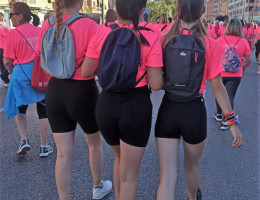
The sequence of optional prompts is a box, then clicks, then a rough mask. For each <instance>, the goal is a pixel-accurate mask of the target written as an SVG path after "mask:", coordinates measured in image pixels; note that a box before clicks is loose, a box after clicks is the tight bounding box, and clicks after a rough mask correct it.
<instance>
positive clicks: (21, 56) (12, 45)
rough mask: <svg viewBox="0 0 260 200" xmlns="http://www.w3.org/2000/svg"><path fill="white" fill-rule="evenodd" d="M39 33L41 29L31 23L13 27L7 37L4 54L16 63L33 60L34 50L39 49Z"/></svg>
mask: <svg viewBox="0 0 260 200" xmlns="http://www.w3.org/2000/svg"><path fill="white" fill-rule="evenodd" d="M39 33H40V29H39V28H37V27H35V26H33V25H32V24H29V23H26V24H22V25H20V26H18V27H16V29H11V30H10V31H9V32H8V34H7V37H6V46H5V51H4V56H5V57H9V58H11V59H13V60H14V62H13V64H14V65H15V64H19V63H28V62H31V61H33V60H34V58H35V53H34V51H36V50H37V45H38V37H39ZM21 34H22V35H21ZM24 38H25V39H26V41H25V39H24ZM27 42H28V43H29V44H30V45H29V44H28V43H27ZM32 48H33V49H32ZM17 59H18V60H17Z"/></svg>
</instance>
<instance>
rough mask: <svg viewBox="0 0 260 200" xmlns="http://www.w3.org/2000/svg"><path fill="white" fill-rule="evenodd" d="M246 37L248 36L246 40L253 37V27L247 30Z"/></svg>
mask: <svg viewBox="0 0 260 200" xmlns="http://www.w3.org/2000/svg"><path fill="white" fill-rule="evenodd" d="M247 32H248V34H247V36H248V39H251V38H252V37H253V35H254V27H253V26H250V27H249V28H248V29H247Z"/></svg>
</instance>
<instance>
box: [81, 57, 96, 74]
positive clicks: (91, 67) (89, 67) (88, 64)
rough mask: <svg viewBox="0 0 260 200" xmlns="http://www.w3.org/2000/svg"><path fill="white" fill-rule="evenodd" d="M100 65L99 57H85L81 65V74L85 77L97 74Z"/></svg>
mask: <svg viewBox="0 0 260 200" xmlns="http://www.w3.org/2000/svg"><path fill="white" fill-rule="evenodd" d="M97 66H98V59H96V58H89V57H85V59H84V61H83V64H82V66H81V75H82V76H83V77H84V78H88V77H91V76H93V75H95V73H96V70H97Z"/></svg>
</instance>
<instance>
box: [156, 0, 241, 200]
mask: <svg viewBox="0 0 260 200" xmlns="http://www.w3.org/2000/svg"><path fill="white" fill-rule="evenodd" d="M204 11H205V6H204V0H177V6H176V13H177V19H176V21H175V23H174V25H173V27H172V28H171V29H170V30H169V32H168V33H167V34H166V35H165V39H164V42H163V48H164V58H165V57H166V55H167V54H166V53H167V52H166V51H167V50H168V48H166V47H167V45H168V44H169V45H173V43H170V42H174V41H176V40H177V39H176V40H175V38H176V37H175V36H179V35H180V34H183V35H188V34H194V32H195V33H196V34H198V33H199V35H200V37H199V39H201V42H200V44H201V46H202V47H203V46H204V49H205V52H204V53H203V54H204V55H202V54H198V53H197V54H196V52H195V54H194V65H192V66H190V65H189V66H184V67H183V69H184V70H188V69H191V67H194V68H195V67H197V66H196V65H195V63H196V62H198V60H203V59H205V66H204V73H203V74H202V75H203V77H199V76H198V77H197V78H200V79H202V82H201V85H200V88H199V92H198V94H195V95H194V97H195V99H194V100H191V101H186V102H181V101H178V100H174V99H172V98H171V95H170V94H171V91H170V90H169V89H170V87H168V84H167V80H166V83H165V88H166V90H165V95H164V97H163V100H162V103H161V106H160V109H159V112H158V117H157V122H156V125H155V136H156V144H157V150H158V156H159V163H160V184H159V188H158V193H157V200H169V199H174V189H175V185H176V180H177V161H178V149H179V145H180V138H181V137H182V139H183V149H184V170H185V173H186V186H187V189H188V199H189V200H201V199H202V195H201V191H200V190H199V189H198V188H199V185H200V159H201V156H202V154H203V150H204V147H205V144H206V137H207V114H206V108H205V104H204V98H203V93H204V91H205V87H206V79H208V80H209V81H210V82H211V86H212V90H213V93H214V95H215V96H216V98H217V100H218V102H219V104H220V105H221V108H222V109H223V112H224V113H226V114H227V116H231V115H232V108H231V105H230V102H229V100H228V96H227V93H226V90H225V88H224V86H223V83H222V80H221V76H220V73H221V72H222V71H223V67H222V65H221V63H220V58H221V57H220V54H219V53H218V49H219V46H218V44H217V42H216V41H215V40H214V39H212V38H210V37H208V36H207V33H206V30H205V29H204V27H203V25H202V23H201V21H200V18H201V15H202V14H203V12H204ZM181 29H182V32H180V30H181ZM185 29H186V30H185ZM191 40H192V39H191ZM178 44H179V43H178ZM183 44H185V42H183ZM170 47H172V48H173V46H170ZM170 47H169V48H170ZM182 47H183V46H182ZM187 48H188V47H187ZM179 50H180V49H177V50H176V52H179ZM181 51H183V52H182V53H181V54H179V53H175V54H176V55H178V56H179V55H180V56H186V55H187V54H185V53H184V51H185V50H182V49H181ZM170 52H171V51H170ZM172 52H174V51H172ZM196 55H197V57H196ZM191 56H193V55H191ZM169 57H170V53H168V57H166V58H168V59H170V58H169ZM191 58H193V57H191ZM168 59H165V60H164V63H165V66H166V69H165V75H166V77H167V73H169V72H168V71H167V70H169V71H171V70H173V69H176V68H177V67H178V66H179V65H180V64H175V62H174V60H172V62H167V60H168ZM179 59H180V60H179V61H176V63H177V62H179V63H180V62H182V60H185V58H184V59H181V58H179ZM187 59H188V58H187ZM202 64H203V63H202ZM177 65H178V66H177ZM167 66H168V67H167ZM187 67H188V68H187ZM187 73H188V72H187ZM182 75H183V77H182V79H180V81H183V82H184V84H185V83H186V82H187V80H186V79H185V77H184V76H186V74H182ZM200 76H201V75H200ZM187 77H189V76H188V74H187ZM178 78H181V77H177V78H175V79H178ZM187 79H188V78H187ZM188 80H189V79H188ZM193 82H194V79H193V80H192V82H191V84H192V83H193ZM174 83H175V82H173V83H172V85H170V86H172V87H174V86H176V84H174ZM166 84H167V85H166ZM189 85H190V84H185V85H184V87H186V88H185V89H187V90H188V89H189V88H188V87H191V86H189ZM178 86H180V87H183V84H181V85H177V87H178ZM198 86H199V85H198ZM167 88H168V89H167ZM176 90H177V89H176ZM181 91H182V92H184V90H181ZM179 95H180V93H179ZM232 119H233V118H232ZM232 123H233V124H232V125H231V126H230V130H231V133H232V135H233V142H232V147H235V148H237V147H240V146H242V143H243V140H242V135H241V133H240V131H239V128H238V126H237V124H236V122H235V121H232Z"/></svg>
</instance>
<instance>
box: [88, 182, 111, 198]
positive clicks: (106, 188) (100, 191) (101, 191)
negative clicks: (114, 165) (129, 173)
mask: <svg viewBox="0 0 260 200" xmlns="http://www.w3.org/2000/svg"><path fill="white" fill-rule="evenodd" d="M101 185H102V188H100V187H93V197H92V199H102V198H103V197H104V196H106V195H107V194H108V193H110V192H111V191H112V182H111V181H109V180H107V181H105V180H102V181H101Z"/></svg>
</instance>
